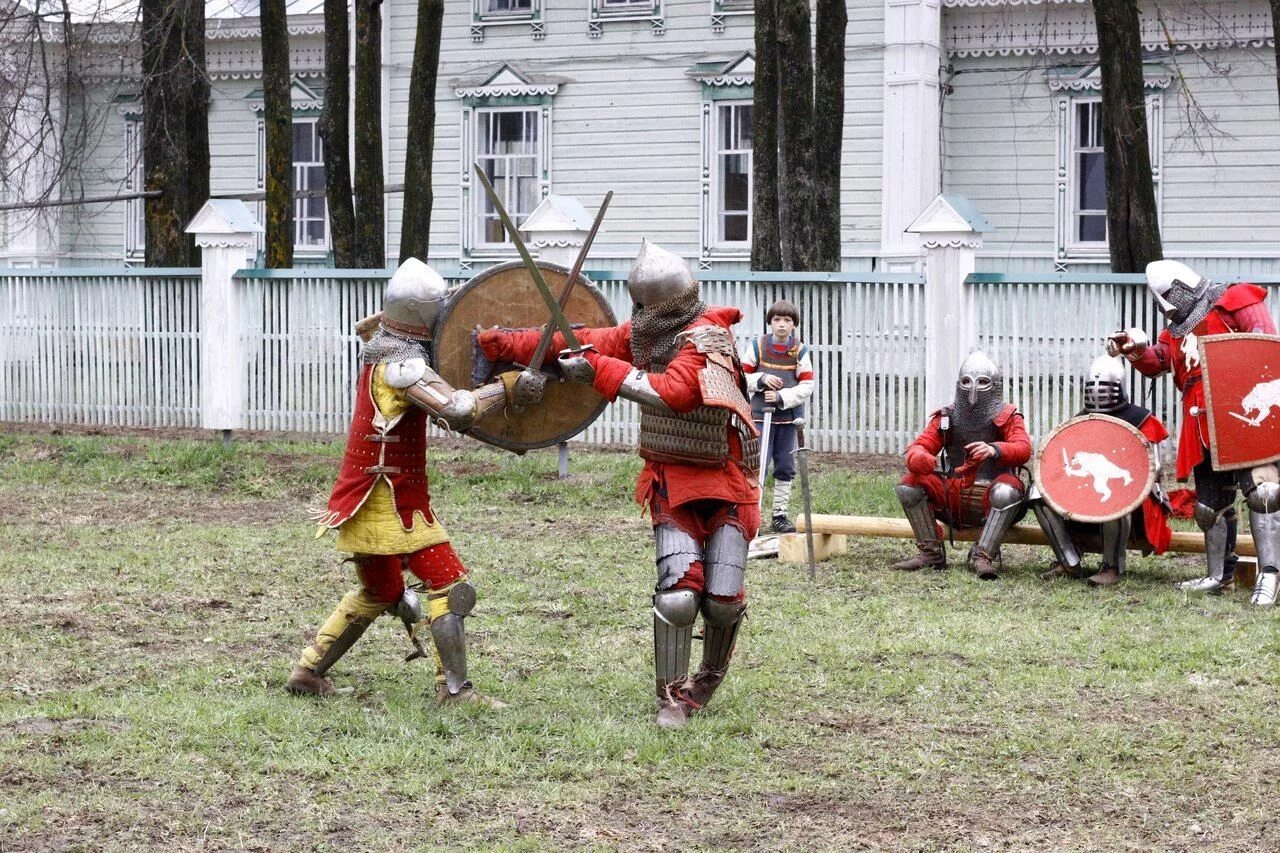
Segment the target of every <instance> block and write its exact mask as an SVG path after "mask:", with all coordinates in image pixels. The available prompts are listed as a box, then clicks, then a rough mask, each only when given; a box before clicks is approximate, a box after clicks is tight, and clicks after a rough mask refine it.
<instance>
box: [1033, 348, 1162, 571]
mask: <svg viewBox="0 0 1280 853" xmlns="http://www.w3.org/2000/svg"><path fill="white" fill-rule="evenodd" d="M1080 414H1081V415H1089V414H1100V415H1110V416H1111V417H1113V418H1119V419H1120V420H1122V421H1124V422H1125V423H1127V424H1130V425H1131V426H1133V427H1134V428H1135V429H1137V430H1138V432H1140V433H1142V435H1143V436H1144V437H1146V439H1147V441H1149V442H1150V443H1151V452H1152V453H1155V452H1156V447H1155V446H1156V445H1157V444H1159V443H1160V442H1161V441H1164V440H1165V439H1166V438H1168V437H1169V431H1168V430H1166V429H1165V427H1164V424H1162V423H1161V422H1160V419H1159V418H1157V417H1156V416H1155V415H1153V414H1151V412H1150V411H1149V410H1147V409H1144V408H1143V407H1142V406H1138V405H1135V404H1133V403H1131V402H1129V397H1128V395H1127V394H1126V393H1125V390H1124V368H1123V365H1122V362H1121V361H1120V360H1119V359H1117V358H1114V357H1113V356H1109V355H1100V356H1098V357H1097V358H1095V359H1094V360H1093V363H1092V364H1091V365H1089V372H1088V374H1087V375H1086V376H1085V380H1084V410H1083V411H1081V412H1080ZM1161 497H1162V495H1161V492H1160V486H1159V484H1157V485H1156V487H1155V488H1154V489H1153V490H1152V492H1151V494H1149V495H1147V497H1146V499H1145V500H1144V501H1143V502H1142V506H1140V507H1138V508H1137V509H1135V510H1134V511H1133V512H1131V513H1129V514H1128V515H1126V516H1124V517H1122V518H1117V519H1114V520H1113V521H1107V522H1103V523H1102V524H1101V525H1097V524H1080V523H1077V522H1069V521H1067V520H1066V519H1064V518H1063V517H1062V516H1060V515H1058V513H1056V512H1055V511H1054V510H1053V508H1052V507H1051V506H1049V504H1048V503H1046V502H1045V501H1044V499H1043V498H1041V497H1040V496H1039V494H1038V492H1037V490H1036V488H1035V487H1034V486H1032V489H1031V508H1032V510H1034V512H1035V514H1036V520H1037V521H1039V522H1040V529H1042V530H1043V531H1044V534H1045V536H1046V537H1048V539H1049V546H1050V547H1051V548H1053V556H1054V563H1053V566H1052V567H1051V568H1050V569H1049V571H1047V572H1045V573H1043V574H1042V575H1040V578H1041V579H1042V580H1050V579H1052V578H1055V577H1060V576H1066V577H1072V578H1078V577H1081V575H1082V574H1083V573H1082V571H1081V570H1082V567H1083V565H1084V560H1083V557H1082V554H1081V551H1080V548H1079V546H1078V545H1077V544H1076V541H1075V540H1076V538H1077V537H1078V536H1080V535H1081V534H1085V533H1094V532H1100V533H1101V534H1102V566H1101V568H1100V569H1099V571H1098V572H1096V573H1095V574H1093V575H1091V576H1090V577H1089V579H1088V581H1089V584H1090V585H1091V586H1111V585H1112V584H1115V583H1117V582H1119V580H1120V576H1121V575H1123V574H1124V564H1125V556H1126V554H1127V553H1128V545H1129V539H1130V536H1131V535H1136V537H1137V538H1138V540H1139V541H1141V542H1145V543H1146V544H1145V546H1144V548H1143V550H1144V551H1153V552H1155V553H1157V554H1163V553H1164V551H1165V549H1166V548H1168V547H1169V539H1170V537H1172V535H1173V531H1172V530H1171V529H1170V528H1169V507H1168V504H1167V502H1166V501H1163V500H1161Z"/></svg>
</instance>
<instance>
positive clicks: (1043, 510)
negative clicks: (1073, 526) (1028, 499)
mask: <svg viewBox="0 0 1280 853" xmlns="http://www.w3.org/2000/svg"><path fill="white" fill-rule="evenodd" d="M1031 510H1032V511H1033V512H1034V513H1035V514H1036V521H1038V522H1040V529H1041V530H1043V531H1044V535H1045V536H1046V537H1047V538H1048V540H1049V547H1050V548H1052V549H1053V556H1054V558H1056V559H1057V561H1058V562H1059V563H1061V564H1062V566H1063V568H1065V569H1066V570H1067V571H1069V572H1072V573H1075V572H1078V571H1079V570H1080V566H1081V564H1082V563H1083V562H1084V558H1083V557H1082V556H1081V554H1080V548H1079V547H1078V546H1077V545H1076V543H1075V542H1074V541H1072V539H1071V533H1070V532H1069V531H1068V530H1067V522H1066V521H1065V520H1063V518H1062V516H1060V515H1058V514H1057V513H1056V512H1054V511H1053V508H1052V507H1050V506H1049V505H1048V504H1047V503H1045V502H1044V501H1043V500H1038V501H1035V502H1034V503H1033V504H1032V505H1031Z"/></svg>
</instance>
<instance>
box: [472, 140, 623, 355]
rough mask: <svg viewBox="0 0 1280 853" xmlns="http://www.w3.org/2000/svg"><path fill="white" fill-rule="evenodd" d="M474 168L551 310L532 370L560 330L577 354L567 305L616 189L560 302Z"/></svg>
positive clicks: (598, 216) (608, 197)
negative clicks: (566, 313)
mask: <svg viewBox="0 0 1280 853" xmlns="http://www.w3.org/2000/svg"><path fill="white" fill-rule="evenodd" d="M473 165H474V167H475V171H476V177H478V178H479V179H480V183H481V185H482V186H483V187H484V191H485V193H486V194H488V196H489V202H490V203H491V204H492V205H493V208H494V210H496V211H497V213H498V218H499V219H501V220H502V225H503V227H504V228H506V229H507V233H508V234H510V235H511V242H513V243H514V244H515V247H516V251H517V252H519V253H520V258H521V260H523V261H524V265H525V268H526V269H528V270H529V275H530V276H531V277H532V278H533V283H534V284H536V285H537V287H538V292H539V293H540V294H542V300H543V301H544V302H546V303H547V308H548V309H550V311H551V317H550V318H549V319H548V320H547V324H546V326H544V327H543V329H542V337H541V338H539V340H538V348H537V349H536V350H534V354H533V358H532V359H530V361H529V367H530V368H532V369H534V370H540V369H541V368H542V362H543V361H544V360H545V359H546V356H547V350H548V349H550V347H551V340H552V336H553V335H554V334H555V332H556V330H557V329H559V331H560V334H562V335H564V340H565V343H566V344H568V345H569V351H570V352H578V351H581V350H582V349H583V346H582V345H581V344H580V343H579V342H578V336H577V335H575V334H574V333H573V327H572V326H571V325H570V324H569V320H568V319H567V318H566V317H565V316H564V306H565V305H566V304H567V303H568V301H569V295H570V294H571V293H572V292H573V286H574V285H575V284H576V283H577V281H578V276H579V274H581V272H582V265H583V264H584V263H586V260H587V252H588V251H590V249H591V244H592V242H594V241H595V238H596V232H597V231H599V230H600V223H601V222H603V221H604V214H605V211H606V210H608V209H609V202H610V201H611V200H612V199H613V190H610V191H609V192H608V193H607V194H606V195H605V197H604V203H603V204H601V205H600V211H599V212H598V213H597V214H596V218H595V221H594V222H593V223H592V224H591V231H590V232H588V233H587V238H586V240H585V241H583V244H582V249H581V250H580V251H579V252H578V257H577V259H576V260H575V261H574V262H573V268H572V269H571V270H570V271H569V277H568V279H566V280H565V285H564V290H563V291H561V293H560V299H559V300H557V299H556V298H555V297H554V296H552V295H551V288H550V287H548V286H547V280H546V279H545V278H543V276H542V270H541V269H539V268H538V265H537V264H536V263H534V261H533V257H532V256H531V255H530V254H529V249H528V248H527V247H526V246H525V244H524V239H523V238H521V236H520V232H519V231H517V230H516V225H515V223H514V222H513V221H512V220H511V216H510V215H509V214H508V213H507V210H506V208H504V207H503V206H502V202H501V201H500V200H499V199H498V193H497V191H496V190H494V188H493V184H491V183H490V182H489V178H488V176H487V175H485V173H484V170H483V169H481V168H480V164H479V163H475V164H473Z"/></svg>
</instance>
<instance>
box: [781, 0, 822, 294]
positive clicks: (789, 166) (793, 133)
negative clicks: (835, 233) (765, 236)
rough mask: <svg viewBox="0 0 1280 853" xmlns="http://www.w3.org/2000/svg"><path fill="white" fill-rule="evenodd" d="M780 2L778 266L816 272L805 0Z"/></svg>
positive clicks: (809, 47)
mask: <svg viewBox="0 0 1280 853" xmlns="http://www.w3.org/2000/svg"><path fill="white" fill-rule="evenodd" d="M777 3H778V38H777V42H778V91H779V96H780V97H779V110H778V142H779V150H780V151H781V152H782V168H781V170H780V180H779V182H778V183H779V187H780V190H781V191H780V193H779V202H778V205H779V208H780V210H781V212H782V215H781V221H782V239H781V242H782V263H783V265H784V266H785V267H786V268H787V269H788V270H796V271H806V270H813V269H815V264H814V260H815V258H814V245H813V241H814V233H813V199H814V180H813V137H814V127H813V47H812V45H813V38H812V27H811V25H810V21H809V3H808V0H777Z"/></svg>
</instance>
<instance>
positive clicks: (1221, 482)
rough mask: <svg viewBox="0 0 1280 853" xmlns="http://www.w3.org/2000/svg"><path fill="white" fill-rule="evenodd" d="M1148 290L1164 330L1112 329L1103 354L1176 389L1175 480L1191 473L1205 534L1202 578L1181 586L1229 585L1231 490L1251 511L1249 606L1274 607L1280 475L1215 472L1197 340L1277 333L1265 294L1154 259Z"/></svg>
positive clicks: (1271, 469)
mask: <svg viewBox="0 0 1280 853" xmlns="http://www.w3.org/2000/svg"><path fill="white" fill-rule="evenodd" d="M1146 273H1147V286H1148V287H1149V288H1150V290H1151V292H1152V293H1153V294H1154V296H1155V299H1156V303H1157V304H1158V305H1159V306H1160V309H1161V311H1162V312H1163V314H1164V315H1165V318H1166V319H1167V320H1168V321H1169V325H1168V326H1167V327H1166V328H1165V329H1162V330H1161V331H1160V335H1159V336H1158V337H1157V338H1156V341H1155V343H1152V342H1151V339H1150V338H1149V337H1148V336H1147V333H1146V332H1144V331H1143V330H1142V329H1136V328H1133V329H1126V330H1125V331H1123V332H1117V333H1116V334H1114V335H1112V336H1111V337H1110V338H1109V339H1108V341H1107V351H1108V352H1109V353H1111V354H1113V355H1116V354H1123V355H1124V356H1125V357H1126V358H1127V359H1129V361H1130V362H1132V363H1133V366H1134V367H1135V368H1136V369H1137V370H1138V372H1139V373H1142V374H1143V375H1145V376H1159V375H1161V374H1164V373H1172V374H1173V384H1174V385H1175V386H1176V387H1177V388H1178V390H1179V391H1180V392H1182V430H1181V432H1180V433H1179V435H1178V460H1177V476H1178V479H1179V480H1180V481H1184V482H1185V481H1186V479H1187V477H1188V476H1190V475H1192V474H1194V475H1195V487H1196V508H1195V520H1196V524H1197V525H1198V526H1199V527H1200V529H1201V530H1203V531H1204V540H1205V558H1206V562H1207V564H1208V575H1207V576H1205V577H1203V578H1196V579H1194V580H1189V581H1185V582H1183V583H1181V584H1179V586H1180V587H1181V588H1182V589H1185V590H1189V591H1193V592H1208V593H1215V594H1220V593H1222V592H1224V591H1229V590H1231V589H1233V588H1234V585H1235V577H1234V571H1235V559H1234V557H1235V500H1236V490H1237V488H1238V489H1239V490H1240V491H1242V492H1243V493H1244V496H1245V502H1246V503H1247V504H1248V506H1249V529H1250V531H1251V532H1252V534H1253V542H1254V545H1255V547H1256V548H1257V551H1258V569H1259V571H1258V580H1257V584H1256V585H1255V586H1254V590H1253V596H1252V599H1251V600H1252V601H1253V603H1254V604H1258V605H1263V606H1268V605H1271V604H1274V603H1275V600H1276V592H1277V586H1278V584H1277V579H1278V577H1280V576H1278V575H1277V567H1280V471H1277V469H1276V466H1275V465H1259V466H1257V467H1254V468H1245V469H1242V470H1236V471H1216V470H1214V468H1213V462H1212V455H1211V454H1210V452H1209V421H1208V410H1207V408H1206V405H1205V393H1204V385H1203V382H1202V380H1203V373H1202V367H1201V364H1200V351H1199V347H1198V346H1197V344H1196V338H1197V337H1199V336H1201V335H1223V334H1228V333H1232V332H1258V333H1262V334H1267V335H1274V334H1275V333H1276V327H1275V323H1274V322H1273V321H1272V319H1271V314H1270V313H1269V312H1268V311H1267V309H1266V307H1265V306H1264V305H1263V304H1262V303H1263V300H1264V299H1265V298H1266V291H1265V290H1263V289H1262V288H1261V287H1258V286H1257V285H1254V284H1233V285H1226V284H1222V283H1219V282H1214V281H1210V280H1209V279H1207V278H1205V277H1203V276H1201V275H1200V274H1199V273H1197V272H1196V271H1195V270H1193V269H1191V268H1190V267H1188V266H1187V265H1186V264H1182V263H1179V262H1177V261H1169V260H1162V261H1154V262H1152V263H1150V264H1148V265H1147V270H1146Z"/></svg>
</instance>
